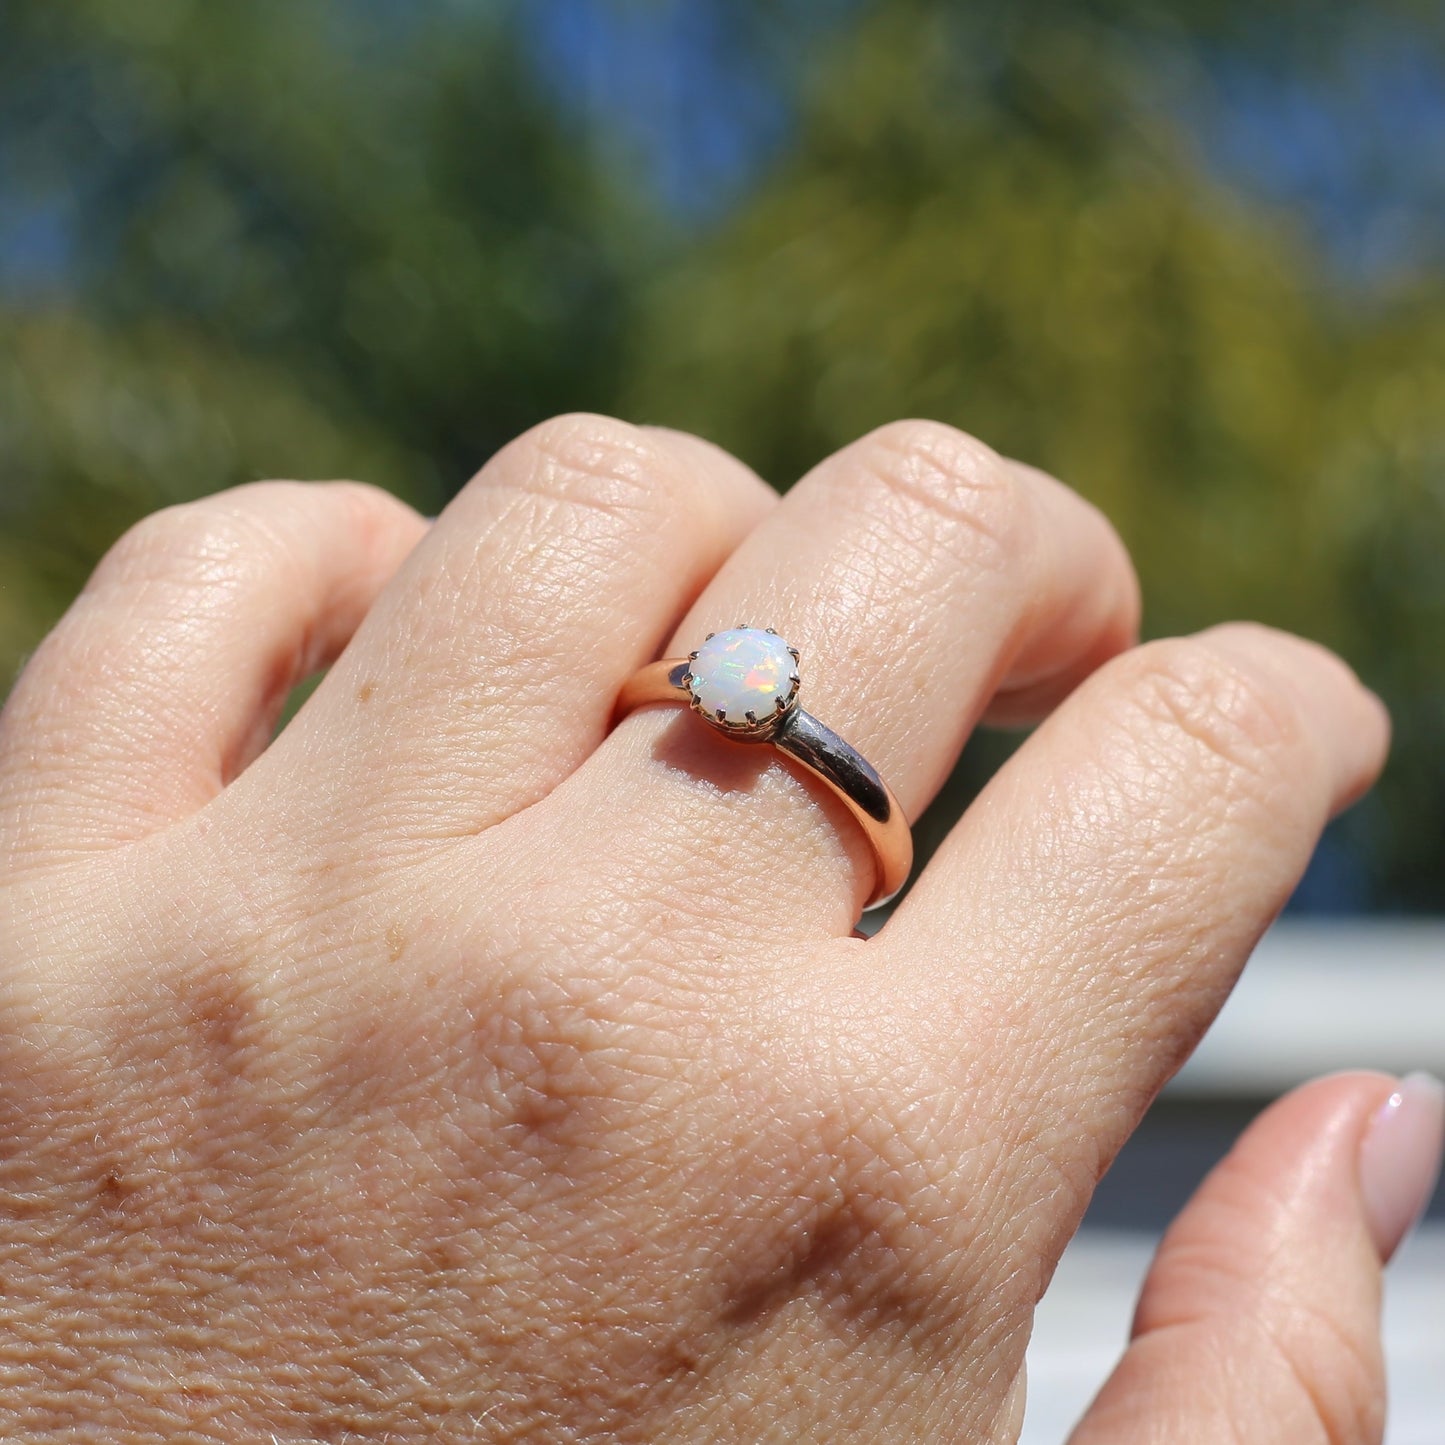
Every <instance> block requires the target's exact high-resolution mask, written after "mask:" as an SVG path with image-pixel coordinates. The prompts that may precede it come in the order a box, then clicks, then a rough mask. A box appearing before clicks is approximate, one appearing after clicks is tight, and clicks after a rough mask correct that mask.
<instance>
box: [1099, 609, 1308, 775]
mask: <svg viewBox="0 0 1445 1445" xmlns="http://www.w3.org/2000/svg"><path fill="white" fill-rule="evenodd" d="M1126 665H1127V666H1129V667H1130V668H1132V669H1133V671H1134V674H1135V675H1134V677H1133V679H1132V680H1131V681H1132V686H1131V687H1130V689H1129V695H1130V700H1131V704H1132V706H1133V707H1134V708H1135V709H1136V710H1137V712H1138V714H1139V716H1140V717H1141V718H1142V720H1143V724H1144V726H1145V727H1147V728H1149V729H1151V730H1152V731H1154V732H1155V733H1158V732H1159V731H1160V730H1163V731H1165V732H1167V733H1168V734H1169V735H1170V737H1171V738H1173V739H1183V740H1185V741H1186V742H1187V744H1188V745H1189V746H1190V747H1191V748H1192V749H1194V750H1195V751H1197V752H1200V753H1202V754H1203V755H1205V756H1206V757H1207V758H1208V759H1209V760H1210V761H1211V762H1212V763H1213V764H1214V765H1215V767H1216V768H1217V769H1223V770H1226V771H1227V772H1229V773H1230V774H1241V775H1246V776H1252V777H1258V778H1261V779H1269V778H1273V777H1275V776H1277V775H1278V773H1279V772H1280V771H1281V769H1282V768H1284V767H1286V766H1287V765H1288V762H1289V759H1290V758H1291V757H1292V756H1293V755H1294V754H1295V753H1296V752H1297V750H1298V748H1299V745H1300V744H1301V742H1302V741H1303V729H1302V726H1301V721H1300V718H1299V716H1298V714H1297V712H1296V710H1295V708H1294V706H1293V704H1292V703H1291V702H1290V700H1289V699H1288V697H1287V696H1286V694H1285V693H1284V692H1283V691H1282V690H1281V689H1279V688H1276V687H1274V686H1272V685H1271V684H1270V683H1269V682H1268V681H1267V680H1266V679H1265V678H1263V677H1261V676H1260V675H1259V674H1257V673H1256V672H1254V671H1253V670H1252V669H1249V668H1246V667H1244V666H1242V665H1241V664H1240V663H1239V662H1238V661H1237V660H1236V659H1235V658H1233V657H1232V656H1230V655H1228V654H1227V653H1226V652H1225V651H1224V650H1223V649H1221V648H1219V647H1217V646H1215V645H1213V644H1212V643H1211V642H1210V641H1208V640H1206V639H1204V638H1169V639H1165V640H1163V641H1160V642H1152V643H1148V644H1146V645H1145V646H1144V647H1141V648H1138V649H1136V651H1135V652H1134V653H1133V654H1131V656H1130V658H1129V659H1128V660H1127V663H1126Z"/></svg>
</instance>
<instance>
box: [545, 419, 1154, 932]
mask: <svg viewBox="0 0 1445 1445" xmlns="http://www.w3.org/2000/svg"><path fill="white" fill-rule="evenodd" d="M1136 616H1137V589H1136V585H1135V582H1134V578H1133V573H1132V570H1131V568H1130V566H1129V563H1128V559H1127V556H1126V555H1125V552H1124V549H1123V547H1122V545H1121V544H1120V542H1119V541H1118V539H1117V537H1116V536H1115V535H1114V533H1113V531H1112V530H1111V529H1110V527H1109V526H1108V524H1107V522H1105V521H1104V519H1103V518H1102V517H1101V516H1100V514H1099V513H1098V512H1097V511H1095V510H1094V509H1093V508H1092V507H1090V506H1089V505H1088V504H1087V503H1085V502H1084V501H1082V500H1081V499H1080V498H1079V497H1078V496H1076V495H1075V494H1074V493H1072V492H1070V491H1068V490H1067V489H1066V488H1064V487H1063V486H1061V485H1060V484H1059V483H1057V482H1055V481H1053V480H1052V479H1050V478H1046V477H1044V476H1043V475H1042V474H1040V473H1037V472H1034V471H1032V470H1030V469H1027V468H1020V467H1017V466H1015V465H1013V464H1012V463H1010V462H1007V461H1005V460H1004V459H1003V458H1001V457H999V456H997V455H996V454H995V453H993V452H991V451H990V450H989V449H988V448H987V447H984V446H982V445H981V444H980V443H978V442H975V441H973V440H972V439H971V438H969V437H966V436H964V435H962V434H961V433H959V432H956V431H953V430H952V429H951V428H948V427H944V426H939V425H936V424H933V423H924V422H909V423H900V424H897V425H894V426H890V427H885V428H883V429H882V430H881V431H878V432H874V433H872V434H871V435H869V436H867V437H865V438H863V439H862V440H861V441H859V442H857V443H855V444H854V445H853V446H850V447H849V448H847V449H846V450H844V451H843V452H840V453H839V454H838V455H836V456H834V457H832V458H830V459H829V460H827V461H826V462H824V463H822V464H821V465H820V466H819V467H817V468H816V469H815V470H814V471H813V472H812V473H810V474H809V476H807V477H805V478H804V479H803V480H802V481H801V482H799V483H798V485H797V486H796V487H794V488H793V489H792V491H791V492H789V493H788V495H787V497H786V498H785V499H784V500H783V502H782V504H781V506H780V507H779V508H778V509H777V511H776V512H775V513H774V514H773V515H772V516H771V517H770V518H769V519H768V520H767V521H766V522H765V523H764V524H763V525H762V526H760V527H759V528H758V529H757V531H756V532H754V533H753V534H752V536H750V537H749V538H748V540H747V541H746V542H745V543H744V544H743V545H742V546H741V547H739V548H738V550H737V551H736V552H735V553H734V554H733V556H732V557H731V558H730V559H729V560H728V562H727V564H726V565H725V566H724V567H723V568H722V569H721V571H720V572H719V573H718V575H717V577H716V578H715V579H714V580H713V582H712V584H711V585H710V586H709V587H708V588H707V590H706V591H705V592H704V593H703V595H702V596H701V597H700V598H699V599H698V602H697V604H696V605H695V606H694V607H693V608H692V610H691V612H690V613H689V614H688V616H687V618H686V620H685V621H684V622H683V624H682V627H681V628H680V629H679V631H678V633H677V635H676V637H675V639H674V641H673V643H672V644H671V649H672V650H673V651H675V652H686V651H688V650H689V649H690V648H692V647H694V646H696V645H697V644H698V643H699V642H700V641H701V640H702V639H703V637H704V634H706V633H707V632H709V631H711V630H714V629H718V628H724V627H730V626H735V625H737V624H738V623H748V624H751V625H755V626H759V627H762V626H770V627H773V628H776V629H777V630H778V631H779V632H780V633H781V634H782V636H783V637H784V638H785V639H786V640H787V641H788V642H789V643H792V644H793V645H794V646H796V647H797V648H798V649H799V652H800V654H801V662H800V670H801V673H802V677H803V683H802V689H801V693H800V700H801V703H802V705H803V706H804V707H805V708H807V709H808V711H810V712H812V713H815V714H816V715H818V716H819V717H821V718H822V719H823V721H824V722H826V723H827V724H828V726H829V727H831V728H833V729H835V730H836V731H837V732H839V733H840V734H841V735H842V736H843V737H845V738H846V739H847V740H848V741H849V742H850V743H852V744H853V745H854V746H855V747H856V748H858V750H859V751H860V752H862V753H863V755H864V756H865V757H867V758H868V759H869V760H870V761H871V762H872V763H873V764H874V765H875V766H876V767H877V768H878V770H879V771H880V773H881V774H882V776H883V777H884V778H885V779H886V780H887V781H888V783H889V784H890V785H891V786H892V788H893V790H894V791H895V793H896V794H897V795H898V798H899V800H900V802H901V803H902V806H903V808H904V811H905V812H906V813H908V814H909V815H910V816H912V815H915V814H916V813H917V812H918V811H920V810H921V809H922V807H923V806H924V805H925V804H926V803H927V801H928V800H929V799H930V798H931V797H932V796H933V794H934V793H935V792H936V791H937V789H938V787H939V786H940V784H941V783H942V781H943V779H944V778H945V777H946V776H947V773H948V770H949V768H950V767H951V766H952V764H953V761H954V759H955V758H956V756H957V754H958V751H959V749H960V747H961V746H962V744H963V741H964V739H965V737H966V735H967V733H968V731H969V729H970V727H971V726H972V724H973V722H974V721H975V720H976V719H977V718H978V717H979V715H980V714H981V713H982V711H983V710H984V708H985V707H986V705H987V704H988V703H989V701H990V700H991V699H992V698H994V697H995V696H996V695H999V694H1000V692H1001V691H1002V692H1003V693H1005V694H1006V693H1008V692H1009V691H1010V690H1012V689H1017V690H1019V691H1020V692H1021V693H1022V692H1026V693H1027V694H1028V696H1029V697H1030V698H1031V699H1032V705H1033V706H1036V707H1046V706H1048V705H1049V704H1050V702H1052V700H1053V698H1054V696H1055V695H1056V694H1057V693H1058V692H1059V691H1060V690H1061V689H1063V688H1066V687H1068V686H1070V685H1072V683H1073V681H1074V680H1075V679H1076V678H1077V676H1078V674H1079V672H1080V670H1081V668H1083V667H1085V666H1089V665H1092V664H1093V663H1096V662H1097V661H1098V660H1099V659H1100V658H1101V657H1103V656H1105V655H1108V654H1110V653H1112V652H1115V651H1117V650H1118V649H1120V648H1121V647H1124V646H1126V645H1127V643H1128V642H1129V641H1130V639H1131V637H1132V630H1133V627H1134V624H1135V620H1136ZM739 757H741V754H740V753H739V751H738V749H736V748H735V747H733V746H732V745H730V744H728V743H727V742H726V740H722V739H718V738H716V737H715V736H714V735H712V734H711V733H709V732H708V731H707V729H706V726H705V724H702V723H701V722H699V720H698V719H696V718H692V717H689V716H687V715H685V714H682V713H679V712H677V711H676V710H673V709H649V710H646V711H644V712H642V713H638V714H636V715H634V716H633V717H632V718H630V719H628V721H627V722H626V723H625V724H624V725H623V726H622V727H620V728H619V729H618V730H617V732H616V733H615V734H614V735H613V737H612V738H610V739H609V740H608V743H607V745H606V746H605V747H603V748H602V749H601V750H599V752H598V755H597V757H596V758H595V759H594V760H593V761H592V762H591V763H590V764H589V765H588V768H587V769H585V770H584V773H585V774H586V778H585V787H584V786H583V783H584V779H583V778H581V777H579V780H578V782H579V787H578V789H576V790H572V791H569V796H568V799H567V806H568V808H569V810H572V811H573V812H574V813H576V810H579V809H580V810H581V814H582V815H589V813H590V814H591V815H589V816H588V825H590V826H592V827H595V828H597V829H599V830H602V831H603V832H607V831H611V830H618V829H621V830H624V831H625V832H626V834H627V836H628V837H629V838H637V839H638V840H639V841H638V842H636V843H629V845H628V848H627V849H622V850H619V853H618V855H617V857H616V859H615V862H616V866H617V867H618V868H619V869H622V870H625V869H626V868H627V867H628V866H632V865H629V862H628V859H627V856H626V855H627V854H628V852H629V851H630V852H631V854H632V855H633V856H634V857H635V858H636V864H635V866H636V867H637V868H638V869H639V870H640V871H641V872H642V873H643V874H645V875H646V876H645V877H643V878H640V879H636V880H631V881H628V882H622V881H619V882H618V884H617V886H627V887H632V886H641V887H644V888H659V887H660V888H666V887H667V886H668V885H667V880H668V879H669V878H673V879H677V880H679V881H680V882H681V883H682V884H683V886H685V887H687V888H689V889H691V890H692V891H694V892H695V891H696V889H695V885H696V883H697V881H698V880H699V879H700V878H707V877H708V876H709V874H711V876H712V877H713V879H714V880H715V882H714V885H713V886H714V887H715V889H716V890H717V891H718V893H719V894H720V895H721V896H722V897H723V898H724V899H725V900H726V899H728V898H732V899H734V900H735V898H736V892H735V889H736V888H739V887H741V888H746V887H747V886H748V880H749V879H751V880H752V881H753V882H756V883H759V884H764V885H765V886H766V889H767V891H768V896H769V897H770V899H772V900H774V901H776V902H779V903H782V904H783V905H785V906H786V907H787V908H788V909H789V911H790V918H791V919H792V920H793V922H794V923H795V924H796V925H797V926H798V927H801V928H807V927H809V926H812V925H816V926H818V927H819V928H821V929H823V930H824V931H827V932H830V933H840V932H847V931H848V929H849V928H851V926H852V924H853V922H854V920H855V919H856V916H857V908H858V907H859V905H860V904H861V901H862V899H863V898H864V896H866V894H867V892H868V891H869V890H870V889H871V887H872V883H873V864H872V861H871V858H870V856H869V854H868V853H867V851H866V848H865V846H864V841H863V838H862V835H861V833H860V832H859V831H858V830H857V829H856V827H855V825H854V824H853V823H852V822H851V821H850V820H847V819H846V818H842V817H840V816H839V814H838V812H837V811H836V810H832V809H828V808H827V807H826V805H825V806H823V807H820V805H819V799H818V796H817V794H816V793H815V792H814V791H813V790H811V789H810V788H809V787H807V786H805V785H804V784H803V783H802V782H801V781H800V780H799V779H798V778H797V777H796V775H794V774H792V773H790V772H789V771H787V768H786V767H785V765H783V764H782V763H780V762H779V761H778V760H777V757H776V754H774V752H773V750H772V749H753V750H750V751H749V752H748V753H747V758H746V761H736V760H735V759H736V758H739ZM729 769H731V770H732V771H731V772H729ZM623 814H625V815H626V816H622V815H623ZM670 819H671V820H678V822H679V823H681V826H677V825H672V826H669V823H668V820H670ZM724 848H725V849H726V856H727V858H728V865H727V867H726V868H718V867H717V866H716V859H717V857H718V856H719V851H720V850H721V849H724ZM603 861H604V863H606V862H607V861H608V860H603Z"/></svg>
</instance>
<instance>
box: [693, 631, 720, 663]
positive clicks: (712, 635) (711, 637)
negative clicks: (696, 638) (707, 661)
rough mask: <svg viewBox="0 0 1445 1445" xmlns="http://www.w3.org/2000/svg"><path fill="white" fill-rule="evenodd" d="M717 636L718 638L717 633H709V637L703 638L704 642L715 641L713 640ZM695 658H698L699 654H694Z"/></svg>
mask: <svg viewBox="0 0 1445 1445" xmlns="http://www.w3.org/2000/svg"><path fill="white" fill-rule="evenodd" d="M716 636H717V633H716V632H709V633H708V635H707V636H706V637H704V638H703V641H704V642H711V641H712V640H713V638H714V637H716ZM693 656H694V657H696V656H697V653H695V652H694V653H693Z"/></svg>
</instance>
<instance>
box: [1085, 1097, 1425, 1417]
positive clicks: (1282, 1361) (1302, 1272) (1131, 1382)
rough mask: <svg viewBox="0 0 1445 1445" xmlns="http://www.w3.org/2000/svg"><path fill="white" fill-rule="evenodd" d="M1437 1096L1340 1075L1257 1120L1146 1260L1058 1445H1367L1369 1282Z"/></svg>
mask: <svg viewBox="0 0 1445 1445" xmlns="http://www.w3.org/2000/svg"><path fill="white" fill-rule="evenodd" d="M1442 1133H1445V1095H1442V1093H1441V1090H1440V1086H1439V1085H1438V1084H1436V1083H1435V1082H1434V1081H1433V1080H1429V1081H1426V1080H1424V1079H1423V1078H1417V1079H1413V1080H1410V1081H1407V1083H1406V1084H1405V1085H1403V1086H1401V1085H1399V1084H1397V1083H1396V1081H1395V1080H1393V1079H1388V1078H1383V1077H1380V1076H1378V1075H1372V1074H1350V1075H1341V1076H1339V1077H1336V1078H1332V1079H1324V1080H1319V1081H1317V1082H1315V1083H1313V1084H1309V1085H1306V1086H1305V1087H1304V1088H1302V1089H1298V1090H1296V1091H1295V1092H1294V1093H1292V1094H1290V1095H1288V1096H1287V1097H1286V1098H1284V1099H1282V1100H1280V1102H1279V1103H1277V1104H1275V1105H1274V1106H1273V1107H1272V1108H1271V1109H1269V1110H1268V1111H1267V1112H1266V1113H1265V1114H1264V1115H1263V1116H1262V1117H1261V1118H1260V1119H1258V1120H1257V1121H1256V1122H1255V1124H1254V1125H1253V1126H1252V1127H1251V1128H1250V1129H1249V1131H1248V1132H1247V1133H1246V1134H1245V1135H1244V1137H1243V1138H1242V1139H1241V1140H1240V1142H1239V1143H1238V1145H1237V1146H1236V1147H1235V1149H1234V1150H1233V1152H1232V1153H1231V1154H1230V1155H1229V1156H1228V1158H1226V1159H1225V1160H1224V1162H1223V1163H1222V1164H1220V1165H1219V1166H1218V1167H1217V1168H1216V1169H1215V1170H1214V1172H1213V1173H1212V1174H1211V1175H1210V1176H1209V1178H1208V1179H1206V1180H1205V1182H1204V1184H1203V1185H1202V1186H1201V1187H1200V1189H1199V1191H1198V1193H1197V1194H1195V1196H1194V1198H1193V1199H1192V1200H1191V1201H1190V1202H1189V1204H1188V1206H1187V1207H1186V1208H1185V1210H1184V1212H1183V1213H1182V1214H1181V1215H1180V1216H1179V1218H1178V1219H1177V1220H1175V1222H1174V1224H1173V1226H1172V1227H1171V1228H1170V1230H1169V1232H1168V1234H1167V1235H1166V1236H1165V1238H1164V1242H1163V1244H1162V1245H1161V1246H1160V1249H1159V1253H1158V1256H1157V1257H1156V1259H1155V1261H1154V1265H1153V1267H1152V1268H1151V1270H1150V1271H1149V1276H1148V1278H1147V1279H1146V1280H1145V1282H1144V1290H1143V1294H1142V1296H1141V1298H1140V1301H1139V1308H1138V1311H1137V1313H1136V1315H1135V1319H1134V1330H1133V1339H1132V1342H1131V1344H1130V1346H1129V1349H1128V1351H1127V1352H1126V1353H1125V1355H1124V1358H1123V1360H1122V1361H1121V1362H1120V1364H1119V1367H1118V1368H1117V1369H1116V1370H1115V1371H1114V1373H1113V1375H1112V1376H1111V1377H1110V1379H1109V1381H1108V1383H1107V1384H1106V1385H1105V1386H1104V1388H1103V1390H1102V1391H1101V1392H1100V1394H1099V1396H1098V1398H1097V1399H1096V1400H1095V1401H1094V1403H1093V1405H1092V1406H1091V1407H1090V1409H1089V1411H1088V1413H1087V1415H1085V1417H1084V1420H1083V1422H1082V1423H1081V1424H1080V1426H1079V1428H1078V1430H1077V1431H1076V1433H1075V1434H1074V1436H1073V1437H1072V1445H1104V1442H1106V1441H1107V1442H1108V1445H1166V1442H1174V1441H1178V1440H1201V1441H1202V1440H1230V1441H1234V1442H1237V1445H1296V1442H1298V1445H1305V1442H1314V1441H1323V1440H1328V1441H1332V1442H1334V1445H1378V1442H1379V1440H1380V1438H1381V1433H1382V1430H1383V1426H1384V1413H1385V1382H1384V1371H1383V1366H1382V1360H1381V1351H1380V1268H1381V1265H1382V1263H1383V1262H1385V1261H1386V1260H1388V1258H1389V1256H1390V1254H1391V1253H1392V1252H1393V1251H1394V1248H1395V1246H1396V1245H1397V1244H1398V1243H1399V1239H1400V1235H1401V1233H1402V1232H1403V1228H1404V1227H1405V1225H1406V1223H1407V1222H1408V1221H1409V1220H1410V1219H1412V1218H1413V1217H1414V1216H1416V1215H1418V1214H1419V1212H1420V1211H1421V1210H1422V1209H1423V1208H1424V1205H1425V1202H1426V1200H1427V1199H1428V1197H1429V1194H1430V1192H1431V1190H1432V1188H1433V1186H1434V1182H1435V1177H1436V1175H1437V1173H1438V1172H1439V1163H1440V1148H1441V1142H1442Z"/></svg>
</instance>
